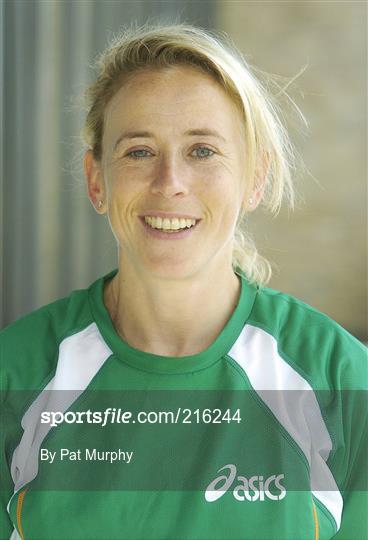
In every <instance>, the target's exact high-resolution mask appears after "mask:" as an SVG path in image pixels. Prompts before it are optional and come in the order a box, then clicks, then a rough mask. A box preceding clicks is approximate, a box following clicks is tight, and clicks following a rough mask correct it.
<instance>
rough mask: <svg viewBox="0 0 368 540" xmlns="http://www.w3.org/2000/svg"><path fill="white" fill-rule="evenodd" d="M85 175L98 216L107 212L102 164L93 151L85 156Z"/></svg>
mask: <svg viewBox="0 0 368 540" xmlns="http://www.w3.org/2000/svg"><path fill="white" fill-rule="evenodd" d="M84 174H85V177H86V180H87V191H88V197H89V200H90V201H91V203H92V205H93V207H94V209H95V210H96V212H97V213H98V214H104V213H105V212H106V191H105V184H104V179H103V174H102V169H101V162H100V161H97V160H95V159H94V157H93V153H92V150H87V152H86V153H85V155H84Z"/></svg>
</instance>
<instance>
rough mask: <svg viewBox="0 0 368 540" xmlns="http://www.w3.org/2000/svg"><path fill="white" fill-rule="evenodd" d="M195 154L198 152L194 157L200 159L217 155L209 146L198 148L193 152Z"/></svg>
mask: <svg viewBox="0 0 368 540" xmlns="http://www.w3.org/2000/svg"><path fill="white" fill-rule="evenodd" d="M193 152H196V154H197V155H194V157H196V158H198V159H206V158H209V157H211V156H213V155H214V154H215V152H214V151H213V150H211V148H208V147H207V146H198V147H197V148H195V149H194V150H193ZM193 152H192V154H193Z"/></svg>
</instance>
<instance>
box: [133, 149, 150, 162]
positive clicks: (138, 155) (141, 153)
mask: <svg viewBox="0 0 368 540" xmlns="http://www.w3.org/2000/svg"><path fill="white" fill-rule="evenodd" d="M148 155H151V152H149V151H148V150H145V149H144V148H139V149H138V150H132V151H131V152H129V153H128V154H127V156H128V157H131V158H133V159H142V158H145V157H148Z"/></svg>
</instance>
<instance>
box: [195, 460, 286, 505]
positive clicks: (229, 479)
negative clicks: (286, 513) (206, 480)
mask: <svg viewBox="0 0 368 540" xmlns="http://www.w3.org/2000/svg"><path fill="white" fill-rule="evenodd" d="M225 469H228V475H226V474H222V475H221V476H218V477H217V478H215V479H214V480H213V481H212V482H211V483H210V484H209V485H208V486H207V489H206V492H205V499H206V501H207V502H214V501H217V499H219V498H220V497H222V496H223V495H224V494H225V493H226V492H227V491H228V490H229V489H230V487H234V486H233V483H234V480H235V477H236V473H237V471H236V467H235V465H232V464H229V465H224V467H221V469H219V470H218V471H217V472H221V471H223V470H225ZM283 479H284V475H283V474H278V475H275V474H273V475H272V476H269V477H268V478H267V479H266V480H264V478H263V476H252V477H251V478H245V477H244V476H237V477H236V484H235V487H234V489H233V496H234V497H235V499H236V500H237V501H251V502H254V501H264V500H265V498H268V499H271V500H272V501H281V500H282V499H283V498H284V497H285V495H286V489H285V488H284V486H283V485H282V484H281V480H283ZM272 488H273V491H275V490H276V491H278V493H276V494H275V493H271V491H270V489H272Z"/></svg>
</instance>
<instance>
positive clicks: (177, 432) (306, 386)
mask: <svg viewBox="0 0 368 540" xmlns="http://www.w3.org/2000/svg"><path fill="white" fill-rule="evenodd" d="M114 274H115V272H112V273H111V274H109V275H108V276H105V277H104V278H102V279H99V280H97V281H96V282H95V283H93V284H92V285H91V287H90V288H89V289H86V290H79V291H74V292H73V293H72V294H71V295H70V296H69V297H67V298H64V299H61V300H59V301H57V302H54V303H52V304H50V305H47V306H45V307H43V308H41V309H39V310H37V311H35V312H34V313H31V314H30V315H28V316H26V317H24V318H22V319H20V320H19V321H17V322H16V323H14V324H12V325H10V326H9V327H8V328H6V329H5V330H4V331H3V332H2V333H1V399H2V407H1V434H2V436H1V504H2V508H1V515H0V517H1V522H0V526H1V533H0V538H1V539H3V538H4V539H5V538H10V536H11V535H12V534H13V535H12V536H11V538H12V540H15V539H19V538H22V539H23V538H25V539H27V540H28V539H36V538H37V539H45V540H46V539H47V540H52V539H65V540H66V539H68V540H70V539H78V540H79V539H80V540H82V539H83V540H86V539H109V540H112V539H118V538H119V539H121V538H124V539H129V540H133V539H134V540H145V539H147V540H153V539H155V540H158V539H170V540H179V539H182V540H184V539H185V540H216V539H218V540H235V539H236V540H240V539H252V540H253V539H259V540H260V539H278V540H281V539H290V540H299V539H300V540H301V539H315V540H317V539H319V540H327V539H330V538H336V539H339V540H342V539H354V540H357V539H360V538H361V539H363V538H367V519H366V508H367V442H366V441H367V437H366V430H367V424H366V411H367V394H366V389H367V354H366V349H365V347H363V345H362V344H360V343H359V342H358V341H357V340H356V339H355V338H354V337H353V336H351V335H350V334H348V333H347V332H346V331H345V330H344V329H343V328H341V327H340V326H339V325H338V324H337V323H335V322H334V321H332V320H331V319H329V318H328V317H327V316H325V315H323V314H322V313H320V312H318V311H317V310H315V309H313V308H311V307H309V306H307V305H306V304H304V303H303V302H301V301H299V300H297V299H295V298H293V297H291V296H288V295H286V294H282V293H279V292H277V291H274V290H272V289H269V288H258V287H256V286H254V285H251V284H249V283H248V282H247V280H246V279H245V278H244V276H241V283H242V287H241V294H240V297H239V300H238V304H237V306H236V308H235V310H234V312H233V314H232V316H231V318H230V319H229V321H228V322H227V324H226V326H225V327H224V328H223V330H222V332H221V333H220V335H219V336H218V337H217V338H216V340H215V341H214V342H213V343H212V344H211V345H210V347H208V348H207V349H206V350H204V351H202V352H201V353H199V354H196V355H192V356H186V357H180V358H172V357H165V356H158V355H154V354H149V353H146V352H142V351H139V350H137V349H134V348H132V347H130V346H129V345H128V344H127V343H125V342H124V341H123V340H122V339H121V338H120V337H119V336H118V335H117V333H116V331H115V329H114V327H113V325H112V322H111V320H110V317H109V315H108V312H107V310H106V308H105V306H104V303H103V287H104V282H105V280H107V279H110V278H111V277H112V276H113V275H114ZM203 301H206V299H205V298H204V299H203ZM173 316H175V314H173ZM198 324H199V325H200V324H201V321H200V320H198ZM52 424H54V425H52ZM52 456H54V459H53V460H52ZM51 461H52V462H51ZM9 501H10V502H9Z"/></svg>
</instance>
